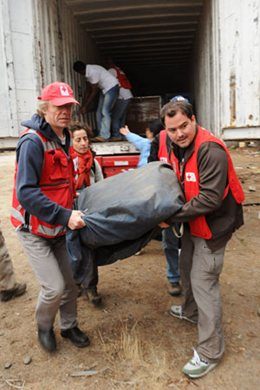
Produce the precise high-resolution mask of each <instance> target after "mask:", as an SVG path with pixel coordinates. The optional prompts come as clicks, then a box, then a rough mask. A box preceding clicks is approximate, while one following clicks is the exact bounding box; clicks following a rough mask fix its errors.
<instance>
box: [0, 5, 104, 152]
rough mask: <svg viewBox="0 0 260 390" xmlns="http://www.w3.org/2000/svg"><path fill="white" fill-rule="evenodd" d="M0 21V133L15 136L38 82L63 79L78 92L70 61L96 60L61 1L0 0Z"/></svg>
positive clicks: (31, 110) (30, 108)
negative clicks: (0, 119)
mask: <svg viewBox="0 0 260 390" xmlns="http://www.w3.org/2000/svg"><path fill="white" fill-rule="evenodd" d="M0 21H1V22H2V23H0V44H1V50H2V54H3V56H2V58H1V59H0V70H2V72H1V76H2V77H1V82H0V83H1V84H0V85H1V93H0V96H1V109H0V110H1V111H2V109H3V115H2V118H3V120H2V121H1V124H0V138H1V137H12V136H14V137H17V136H18V134H19V129H20V125H19V124H20V122H21V121H22V120H24V119H26V118H28V117H30V116H31V115H32V114H33V113H34V112H35V109H36V105H37V100H36V98H37V96H38V95H39V92H40V90H41V88H42V87H43V86H44V85H46V84H48V83H50V82H53V81H56V80H60V81H66V82H68V83H70V84H71V85H72V86H73V88H74V89H75V92H76V95H77V96H78V97H80V95H82V88H81V82H82V80H80V78H79V77H77V76H76V75H75V73H74V72H73V69H72V67H73V62H74V61H75V60H76V59H79V58H80V59H83V60H86V59H87V58H88V59H90V60H91V61H94V62H95V60H96V62H98V61H99V58H98V51H97V50H96V48H95V44H94V42H93V41H92V40H91V38H90V37H89V36H88V34H87V33H86V32H85V31H83V30H82V28H81V27H80V26H79V24H78V23H77V21H76V19H75V18H74V16H73V15H72V13H71V11H70V9H69V8H68V7H67V5H66V3H65V2H64V1H60V0H48V1H41V0H24V1H16V0H9V1H8V0H0ZM2 101H3V104H2ZM8 139H9V138H6V140H7V146H8V145H9V144H10V142H9V141H8Z"/></svg>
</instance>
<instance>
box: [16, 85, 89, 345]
mask: <svg viewBox="0 0 260 390" xmlns="http://www.w3.org/2000/svg"><path fill="white" fill-rule="evenodd" d="M38 99H39V100H40V104H39V108H38V110H37V114H34V115H33V116H32V118H31V119H30V120H28V121H25V122H23V123H22V125H23V126H25V127H26V130H25V131H23V132H22V133H21V134H20V139H19V141H18V145H17V148H16V170H15V182H14V190H13V204H12V215H11V222H12V224H13V226H14V227H15V229H16V232H17V234H18V237H19V239H20V241H21V243H22V245H23V248H24V250H25V252H26V253H27V255H28V258H29V262H30V265H31V267H32V269H33V271H34V273H35V275H36V277H37V279H38V282H39V284H40V286H41V291H40V294H39V298H38V303H37V307H36V322H37V327H38V339H39V342H40V344H41V346H42V347H43V348H44V349H45V350H47V351H48V352H54V351H55V350H56V338H55V334H54V330H53V325H54V321H55V317H56V314H57V312H58V311H59V312H60V327H61V336H62V337H65V338H67V339H69V340H70V341H71V342H72V343H73V344H74V345H75V346H77V347H86V346H87V345H89V338H88V336H87V335H86V334H85V333H83V332H82V331H81V330H80V329H79V328H78V326H77V305H76V300H77V287H76V285H75V282H74V280H73V275H72V270H71V267H70V264H69V257H68V253H67V249H66V242H65V233H66V227H67V226H68V227H69V228H70V229H72V230H74V229H80V228H82V227H83V226H85V223H84V221H83V220H82V218H81V215H82V213H81V212H80V211H77V210H72V208H73V197H74V195H75V188H74V170H73V162H72V159H71V157H70V155H69V147H70V135H69V131H68V126H69V124H70V121H71V115H72V108H73V105H74V104H78V102H77V101H76V99H75V97H74V94H73V91H72V89H71V87H70V86H69V85H68V84H66V83H62V82H55V83H52V84H49V85H47V86H46V87H45V88H44V89H43V90H42V93H41V96H39V98H38Z"/></svg>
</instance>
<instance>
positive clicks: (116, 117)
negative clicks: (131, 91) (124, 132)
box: [112, 99, 131, 137]
mask: <svg viewBox="0 0 260 390" xmlns="http://www.w3.org/2000/svg"><path fill="white" fill-rule="evenodd" d="M130 101H131V99H117V101H116V103H115V105H114V108H113V113H112V136H113V137H121V134H120V133H119V129H120V128H121V127H123V126H125V120H126V113H127V107H128V106H129V103H130Z"/></svg>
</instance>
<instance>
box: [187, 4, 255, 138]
mask: <svg viewBox="0 0 260 390" xmlns="http://www.w3.org/2000/svg"><path fill="white" fill-rule="evenodd" d="M259 19H260V2H259V1H256V0H229V1H225V0H216V1H213V0H212V1H208V2H205V4H204V9H203V14H202V18H201V20H200V28H199V31H198V34H197V43H196V45H195V47H194V64H195V66H194V68H193V70H194V77H193V78H194V96H195V103H196V109H197V118H198V121H199V122H201V123H202V124H203V125H204V126H205V127H207V128H209V129H210V130H212V131H213V132H214V133H215V134H217V135H219V136H222V137H223V138H224V139H232V138H233V139H247V138H248V139H250V138H251V139H252V138H260V133H259V128H260V104H259V97H260V73H259V69H260V29H259V23H260V22H259ZM251 127H252V131H251V130H250V128H251Z"/></svg>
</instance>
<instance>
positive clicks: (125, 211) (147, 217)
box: [67, 162, 184, 275]
mask: <svg viewBox="0 0 260 390" xmlns="http://www.w3.org/2000/svg"><path fill="white" fill-rule="evenodd" d="M183 203H184V198H183V194H182V190H181V188H180V186H179V183H178V180H177V178H176V176H175V174H174V172H173V170H172V168H171V166H169V165H168V164H163V163H161V162H153V163H150V164H148V165H146V166H144V167H142V168H139V169H135V170H132V171H127V172H124V173H120V174H118V175H116V176H112V177H110V178H107V179H105V180H103V181H100V182H98V183H95V184H94V185H92V186H90V187H88V188H86V189H84V190H83V191H82V192H81V193H80V195H79V198H78V200H77V208H78V209H79V210H82V211H83V212H84V221H85V222H86V227H84V228H82V229H80V230H76V231H70V232H69V233H68V237H67V242H68V249H69V253H70V255H71V258H72V259H73V260H74V262H75V261H76V262H78V264H77V266H76V264H74V271H75V268H77V270H78V271H79V273H80V275H82V273H84V272H83V269H82V266H83V264H81V267H79V262H82V261H83V262H85V263H87V260H86V257H87V256H90V253H91V254H92V256H95V258H96V261H97V263H98V265H105V264H111V263H113V262H114V261H116V260H119V259H124V258H127V257H129V256H131V255H133V254H134V253H136V252H137V251H138V250H140V249H141V248H142V247H143V246H145V245H146V244H147V243H148V242H149V241H150V240H151V239H152V238H153V237H154V235H156V234H158V231H159V230H160V229H159V228H158V224H159V223H160V222H162V221H166V220H168V219H169V218H171V217H173V216H174V214H176V212H177V211H178V210H179V209H180V208H181V207H182V205H183ZM173 220H174V218H173ZM85 265H86V264H85ZM86 266H87V265H86ZM80 268H81V271H80ZM83 268H84V269H85V266H83Z"/></svg>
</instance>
